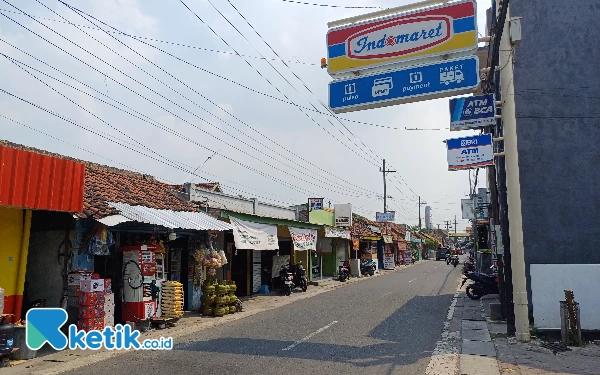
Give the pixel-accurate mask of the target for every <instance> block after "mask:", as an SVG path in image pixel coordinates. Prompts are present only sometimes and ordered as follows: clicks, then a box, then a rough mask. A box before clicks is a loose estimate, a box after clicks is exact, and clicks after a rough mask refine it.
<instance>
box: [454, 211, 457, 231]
mask: <svg viewBox="0 0 600 375" xmlns="http://www.w3.org/2000/svg"><path fill="white" fill-rule="evenodd" d="M456 227H457V222H456V215H454V233H456Z"/></svg>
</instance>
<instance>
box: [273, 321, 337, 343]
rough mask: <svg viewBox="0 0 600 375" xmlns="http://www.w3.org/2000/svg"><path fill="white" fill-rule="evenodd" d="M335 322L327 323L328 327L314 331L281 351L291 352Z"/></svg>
mask: <svg viewBox="0 0 600 375" xmlns="http://www.w3.org/2000/svg"><path fill="white" fill-rule="evenodd" d="M337 322H338V321H337V320H334V321H333V322H331V323H329V324H328V325H326V326H325V327H322V328H319V329H318V330H316V331H314V332H313V333H311V334H310V335H308V336H306V337H305V338H303V339H302V340H300V341H296V342H295V343H293V344H292V345H290V346H288V347H287V348H283V349H281V350H291V349H293V348H294V347H295V346H297V345H299V344H302V343H303V342H304V341H306V340H309V339H310V338H311V337H313V336H314V335H318V334H319V333H321V332H323V331H325V330H326V329H328V328H330V327H331V326H332V325H334V324H335V323H337Z"/></svg>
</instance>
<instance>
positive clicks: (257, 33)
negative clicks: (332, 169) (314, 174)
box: [180, 0, 417, 195]
mask: <svg viewBox="0 0 600 375" xmlns="http://www.w3.org/2000/svg"><path fill="white" fill-rule="evenodd" d="M208 1H209V3H210V4H211V5H212V7H213V8H214V9H215V10H216V11H217V12H218V13H219V14H220V15H221V16H222V17H223V18H224V19H225V20H226V21H227V22H228V23H229V24H230V25H231V26H232V27H233V28H234V29H235V30H236V31H237V32H238V33H239V34H240V35H241V36H242V37H243V38H244V39H245V40H246V41H247V42H248V43H249V44H250V45H251V46H252V48H254V50H255V51H256V52H257V53H259V54H260V55H261V56H262V54H261V53H260V52H259V51H258V50H257V49H256V48H255V47H254V45H253V44H252V43H251V42H250V41H249V40H248V38H247V37H246V36H245V35H244V33H242V32H241V31H240V30H239V29H238V28H237V27H236V26H235V25H233V23H232V22H231V21H230V20H229V19H228V18H227V17H226V16H225V15H224V14H223V13H222V12H221V11H219V9H217V7H216V6H215V5H214V4H213V3H212V1H211V0H208ZM227 1H228V3H229V4H230V5H231V7H232V8H233V9H234V10H235V11H236V12H237V13H238V14H239V16H240V17H241V18H242V19H243V20H244V21H245V22H246V23H247V24H248V26H249V27H250V28H251V29H252V30H253V31H254V33H255V34H256V35H257V36H258V37H259V38H260V39H261V40H262V41H263V43H264V44H265V45H266V46H267V47H268V48H269V49H270V50H271V51H272V52H273V53H274V54H275V55H276V56H277V57H279V58H281V57H280V56H279V54H278V53H277V52H276V51H275V49H274V48H273V47H271V45H270V44H269V43H268V42H267V41H266V40H265V38H264V37H263V36H262V35H261V34H260V33H259V32H258V31H257V30H256V28H255V27H254V26H253V25H252V24H251V23H250V22H249V21H248V20H247V19H246V17H244V15H243V14H242V13H241V12H240V11H239V10H238V9H237V8H236V7H235V6H234V5H233V3H232V2H231V0H227ZM180 2H182V3H183V0H180ZM184 5H185V3H184ZM186 7H187V6H186ZM188 9H189V7H188ZM211 30H212V29H211ZM213 32H214V31H213ZM215 34H216V33H215ZM217 35H218V34H217ZM219 37H220V36H219ZM221 39H222V37H221ZM283 64H284V65H285V66H286V68H288V70H289V71H290V72H291V73H292V74H293V75H294V76H295V77H296V79H298V80H299V81H300V82H301V83H302V85H303V86H304V87H305V88H306V90H308V92H310V93H311V95H312V96H313V97H314V98H316V99H317V100H318V101H319V103H320V104H321V105H322V106H323V108H325V110H326V111H327V112H329V113H330V114H331V115H332V116H333V117H334V118H335V119H336V120H337V121H338V122H339V123H340V125H342V126H343V127H344V128H345V129H346V131H348V132H349V133H350V134H351V135H352V136H353V137H354V138H356V139H357V140H358V141H359V142H360V143H361V144H362V145H363V146H365V147H366V148H367V149H368V150H369V151H370V152H371V153H372V154H373V155H375V158H373V157H371V158H372V159H373V160H375V161H376V163H377V164H374V165H377V166H378V163H379V160H381V159H382V157H381V156H379V155H378V154H377V153H376V152H374V151H373V150H372V149H371V148H370V147H369V146H368V145H367V144H366V143H365V142H363V141H362V140H361V139H360V138H359V137H358V136H356V135H355V134H354V133H353V132H352V131H351V130H350V129H348V128H347V127H346V126H345V125H344V124H343V123H342V122H341V121H340V119H339V118H338V117H337V116H336V115H335V114H334V113H333V112H331V110H330V108H329V107H327V105H325V103H323V102H322V101H321V100H320V99H319V98H318V97H317V96H316V95H315V94H314V92H313V91H312V90H311V89H310V88H309V87H308V85H307V84H306V83H305V82H304V81H303V80H302V79H301V78H300V77H299V76H298V75H297V74H296V73H295V72H294V71H293V70H292V68H291V67H290V66H289V65H287V64H286V63H285V62H284V63H283ZM269 65H270V66H271V67H272V68H273V69H274V70H275V71H276V72H277V73H278V74H279V75H280V76H282V78H284V80H286V82H288V84H290V86H292V88H294V89H295V90H296V91H298V90H297V89H296V88H295V87H294V86H293V85H292V84H291V83H290V82H289V81H288V80H287V79H286V78H285V77H283V75H282V74H281V73H280V72H279V70H277V68H275V67H274V66H273V65H272V64H270V63H269ZM303 97H304V96H303ZM304 99H305V100H307V102H309V101H308V99H306V98H304ZM309 103H310V102H309ZM311 105H312V104H311ZM313 108H315V107H314V106H313ZM315 109H316V108H315ZM328 121H329V120H328ZM329 123H330V124H331V126H333V127H334V128H336V129H337V130H338V131H340V133H342V134H344V133H343V132H342V131H341V129H338V128H337V127H336V126H335V125H334V124H333V123H332V122H331V121H329ZM328 133H329V132H328ZM329 134H331V133H329ZM346 137H347V136H346ZM334 138H335V137H334ZM347 138H348V137H347ZM335 139H337V138H335ZM348 139H349V140H350V138H348ZM338 141H339V140H338ZM350 141H351V142H352V143H354V145H355V146H357V147H358V148H359V149H360V150H361V151H363V152H365V151H364V150H363V149H362V147H360V146H359V145H357V144H356V143H355V142H354V141H352V140H350ZM365 154H366V152H365ZM366 155H368V154H366ZM400 179H401V180H402V181H404V179H403V178H402V177H401V176H400ZM404 183H405V185H406V186H407V187H408V188H409V190H411V191H412V189H410V187H409V186H408V184H406V182H405V181H404ZM396 189H397V190H398V191H399V192H400V193H401V194H403V195H404V193H402V192H401V191H400V190H399V189H398V188H396ZM412 192H413V194H415V195H417V194H416V193H414V191H412Z"/></svg>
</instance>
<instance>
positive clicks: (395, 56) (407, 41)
mask: <svg viewBox="0 0 600 375" xmlns="http://www.w3.org/2000/svg"><path fill="white" fill-rule="evenodd" d="M476 13H477V12H476V4H475V1H474V0H463V1H460V2H455V3H452V4H444V5H440V6H437V7H430V8H425V9H420V10H417V11H413V12H407V13H403V14H400V15H394V16H390V17H385V18H376V19H372V20H368V21H365V22H361V23H355V24H351V25H347V26H341V27H338V28H333V29H330V30H329V31H328V33H327V52H328V53H327V56H328V61H327V69H328V73H329V74H330V75H332V76H335V75H338V74H342V73H347V72H351V71H358V70H365V69H371V68H375V67H380V66H383V65H390V64H396V65H402V64H403V63H408V62H413V63H414V61H415V60H421V59H428V58H429V59H432V58H435V57H438V59H441V58H442V56H448V55H451V56H458V55H461V54H472V53H473V51H475V50H476V49H477V17H476ZM404 65H406V64H404Z"/></svg>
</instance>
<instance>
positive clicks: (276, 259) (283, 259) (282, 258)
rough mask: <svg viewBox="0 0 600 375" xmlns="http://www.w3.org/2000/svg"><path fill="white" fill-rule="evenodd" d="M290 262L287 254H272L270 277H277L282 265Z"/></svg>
mask: <svg viewBox="0 0 600 375" xmlns="http://www.w3.org/2000/svg"><path fill="white" fill-rule="evenodd" d="M289 264H290V256H289V255H274V256H273V267H272V268H271V279H273V278H275V277H279V271H281V268H282V267H283V266H287V265H289Z"/></svg>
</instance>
